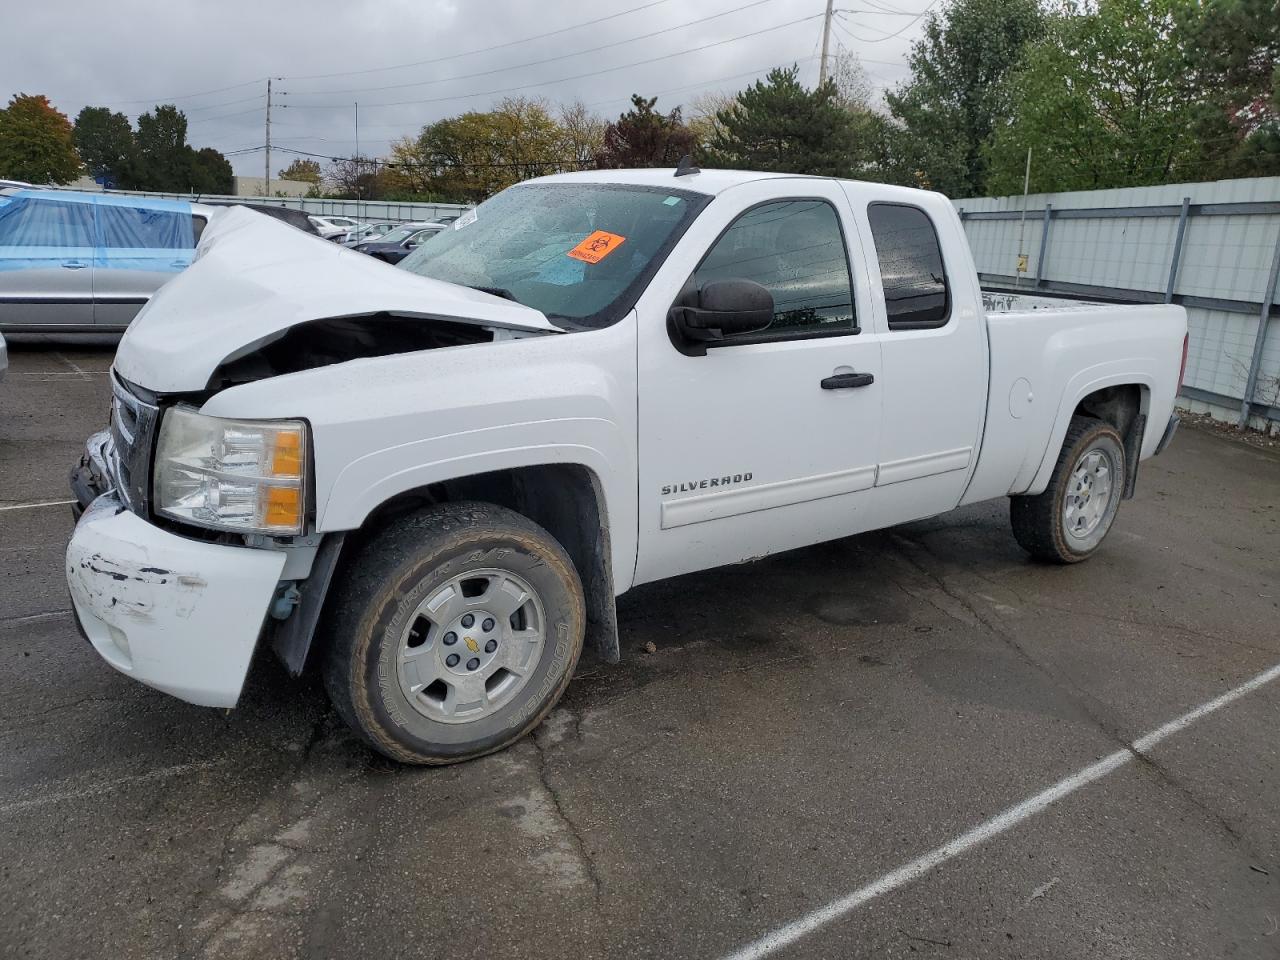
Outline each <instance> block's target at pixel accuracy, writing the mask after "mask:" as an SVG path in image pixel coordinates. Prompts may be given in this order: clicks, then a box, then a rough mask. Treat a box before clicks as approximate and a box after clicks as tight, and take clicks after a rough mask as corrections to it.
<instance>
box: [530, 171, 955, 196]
mask: <svg viewBox="0 0 1280 960" xmlns="http://www.w3.org/2000/svg"><path fill="white" fill-rule="evenodd" d="M784 179H786V180H836V181H838V182H840V183H843V184H846V185H848V186H854V187H860V186H864V185H865V182H864V181H861V180H847V179H844V178H842V177H821V176H816V175H813V174H802V173H764V172H762V171H759V170H700V171H699V172H698V173H693V174H689V175H687V176H683V177H676V176H675V168H674V167H653V168H648V169H639V170H583V171H580V172H578V173H558V174H554V175H552V176H549V177H538V178H537V179H536V180H531V181H528V182H530V183H617V184H636V185H639V186H646V187H668V188H671V189H673V190H676V189H678V190H692V191H695V192H697V193H705V194H710V195H711V196H715V195H716V194H719V193H723V192H724V191H725V190H728V189H730V188H731V187H736V186H740V185H741V184H744V183H753V182H755V181H758V180H784ZM875 188H876V191H877V194H878V195H879V196H880V197H881V198H882V199H883V198H885V196H886V195H888V196H889V197H894V195H900V199H901V200H902V202H910V203H920V202H921V197H922V196H934V197H937V198H939V200H940V201H941V202H943V203H948V204H949V203H950V201H948V200H947V199H946V198H945V197H943V196H942V195H941V194H938V193H934V192H933V191H930V190H921V189H919V188H917V187H899V186H891V185H889V184H883V183H877V184H875Z"/></svg>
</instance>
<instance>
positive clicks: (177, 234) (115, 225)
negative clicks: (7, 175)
mask: <svg viewBox="0 0 1280 960" xmlns="http://www.w3.org/2000/svg"><path fill="white" fill-rule="evenodd" d="M214 209H215V208H213V207H206V206H202V205H200V204H195V203H188V202H187V201H185V200H160V199H153V198H149V197H127V196H118V195H112V194H95V193H76V192H74V191H69V190H25V189H24V190H4V191H0V330H3V331H7V332H10V333H112V332H118V331H121V330H124V329H125V327H127V326H128V325H129V321H131V320H132V319H133V318H134V316H135V315H136V314H137V313H138V311H139V310H141V309H142V306H143V304H145V303H146V302H147V301H148V300H150V299H151V295H152V294H154V293H155V292H156V290H158V289H159V288H160V286H161V285H162V284H164V283H165V282H166V281H168V280H170V279H172V278H173V277H174V276H175V275H177V274H178V273H179V272H181V271H182V270H184V269H185V268H186V267H188V266H190V264H191V258H192V256H193V255H194V253H195V246H196V242H197V241H198V240H199V239H200V234H201V232H202V231H203V230H204V228H205V226H206V225H207V224H208V222H209V218H210V217H211V216H212V215H213V213H214Z"/></svg>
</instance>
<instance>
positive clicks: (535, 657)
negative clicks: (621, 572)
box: [325, 503, 586, 764]
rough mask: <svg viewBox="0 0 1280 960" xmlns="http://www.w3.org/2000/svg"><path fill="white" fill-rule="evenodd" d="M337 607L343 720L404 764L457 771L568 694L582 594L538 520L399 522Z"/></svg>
mask: <svg viewBox="0 0 1280 960" xmlns="http://www.w3.org/2000/svg"><path fill="white" fill-rule="evenodd" d="M348 570H349V572H350V574H351V576H350V578H349V579H348V580H347V582H346V583H345V585H344V586H343V587H342V588H340V591H339V593H338V595H337V596H336V597H335V598H334V600H335V602H334V605H333V607H332V609H333V611H334V616H333V618H332V625H331V630H330V638H329V644H328V649H327V654H326V657H327V659H326V664H325V685H326V687H327V689H328V692H329V697H330V699H331V700H332V701H333V704H334V706H335V708H336V709H337V710H338V712H339V713H340V714H341V715H342V717H343V719H344V720H346V721H347V723H348V724H349V725H350V726H351V727H352V729H354V730H355V731H356V732H357V733H359V734H360V735H361V736H362V737H363V738H364V739H365V740H366V741H367V742H368V743H369V744H370V745H372V746H373V747H374V749H376V750H378V751H379V752H380V753H383V754H385V755H386V756H388V757H390V758H392V759H393V760H399V761H401V762H404V763H426V764H441V763H456V762H458V761H460V760H468V759H471V758H472V757H478V756H481V755H483V754H486V753H490V752H492V751H494V750H499V749H501V748H502V747H505V746H507V745H508V744H510V743H511V742H513V741H514V740H517V739H518V738H520V737H521V736H523V735H524V734H526V733H528V732H529V731H530V730H532V729H533V728H534V727H535V726H537V724H538V723H539V722H540V721H541V720H542V718H543V717H544V716H545V715H546V714H547V712H548V711H550V709H551V708H552V707H553V706H554V705H555V703H556V701H557V700H559V699H560V696H561V694H562V693H564V690H565V687H567V686H568V683H569V679H570V678H571V677H572V675H573V669H574V666H575V665H576V664H577V662H578V655H579V654H580V653H581V651H582V637H583V632H584V629H585V623H586V613H585V605H584V601H583V595H582V584H581V582H580V581H579V578H578V574H577V571H576V570H575V569H574V567H573V564H572V562H571V561H570V559H569V557H568V555H567V554H566V553H565V551H564V548H563V547H562V546H561V545H560V544H559V543H558V542H557V541H556V540H555V538H553V537H552V536H551V535H550V534H549V533H547V532H546V531H545V530H543V529H542V528H541V527H539V526H538V525H537V524H535V523H533V522H532V521H530V520H528V519H527V518H525V517H522V516H521V515H519V514H517V513H514V512H513V511H510V510H506V509H504V508H502V507H497V506H493V505H491V504H482V503H456V504H445V505H442V506H439V507H434V508H432V509H430V510H426V511H424V512H422V513H419V514H414V515H411V516H409V517H407V518H404V519H402V520H399V521H397V522H396V523H395V525H394V526H392V527H390V528H388V529H387V530H385V531H383V532H382V533H381V534H379V535H378V536H376V537H375V538H374V539H373V540H371V541H370V542H369V543H368V544H367V545H366V546H365V547H364V548H363V549H362V550H361V551H360V553H359V555H358V556H356V557H355V558H354V559H353V561H352V562H351V564H350V566H349V567H348Z"/></svg>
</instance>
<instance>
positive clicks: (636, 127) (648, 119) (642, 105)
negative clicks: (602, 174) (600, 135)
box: [595, 94, 697, 169]
mask: <svg viewBox="0 0 1280 960" xmlns="http://www.w3.org/2000/svg"><path fill="white" fill-rule="evenodd" d="M657 102H658V98H657V97H651V98H650V99H648V100H646V99H645V98H644V97H642V96H640V95H639V94H632V97H631V109H630V110H628V111H627V112H626V113H624V114H622V115H621V116H619V117H618V119H617V120H616V121H614V122H613V123H610V124H609V125H608V126H606V127H605V130H604V142H603V143H602V144H601V145H600V150H599V152H598V153H597V154H596V157H595V164H596V166H597V167H600V168H602V169H616V168H619V167H674V166H675V165H676V164H677V163H679V162H680V158H681V157H683V156H685V155H686V154H692V153H693V152H694V149H695V148H696V146H697V137H696V136H695V135H694V132H693V131H692V130H690V129H689V127H688V126H687V125H686V124H685V122H684V119H683V118H682V117H681V115H680V108H679V107H676V108H675V109H674V110H672V111H671V112H670V113H666V114H664V113H659V112H658V111H656V110H654V109H653V108H654V105H655V104H656V103H657Z"/></svg>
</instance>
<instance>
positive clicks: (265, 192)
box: [262, 77, 271, 197]
mask: <svg viewBox="0 0 1280 960" xmlns="http://www.w3.org/2000/svg"><path fill="white" fill-rule="evenodd" d="M263 173H264V175H265V181H266V182H265V184H264V186H263V188H262V195H263V196H264V197H269V196H271V78H270V77H267V161H266V166H265V169H264V170H263Z"/></svg>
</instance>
